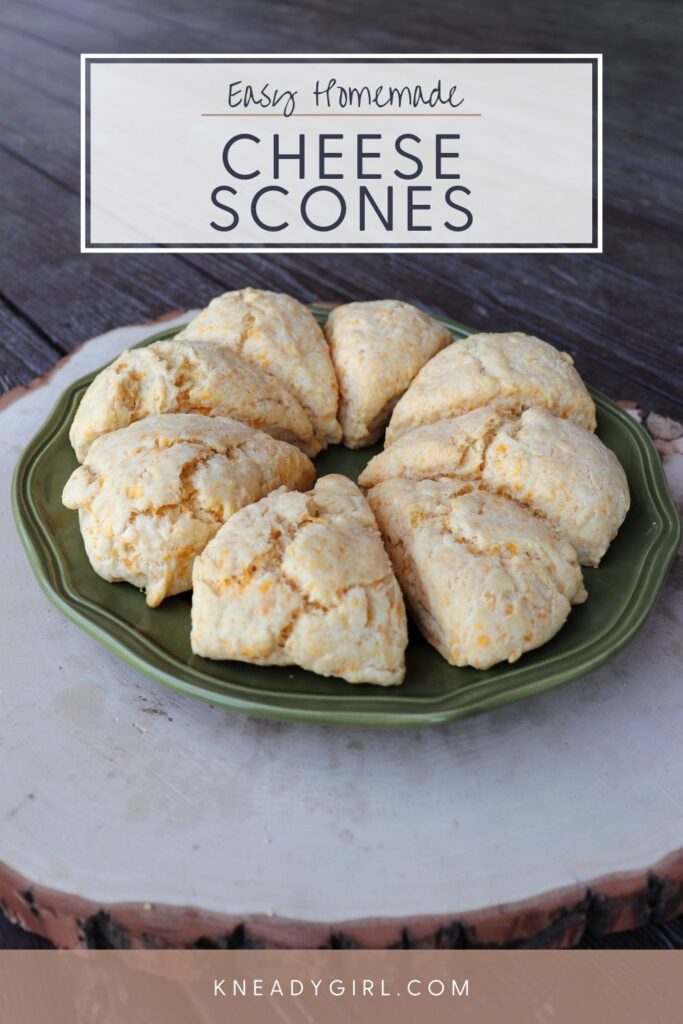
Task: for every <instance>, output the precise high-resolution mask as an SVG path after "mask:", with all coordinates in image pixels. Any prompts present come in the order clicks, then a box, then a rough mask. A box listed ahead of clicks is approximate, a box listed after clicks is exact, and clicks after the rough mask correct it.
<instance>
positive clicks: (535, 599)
mask: <svg viewBox="0 0 683 1024" xmlns="http://www.w3.org/2000/svg"><path fill="white" fill-rule="evenodd" d="M368 500H369V502H370V505H371V507H372V510H373V512H374V513H375V517H376V519H377V521H378V523H379V525H380V529H381V531H382V535H383V537H384V542H385V545H386V547H387V550H388V552H389V555H390V557H391V560H392V563H393V566H394V570H395V572H396V575H397V576H398V579H399V582H400V584H401V587H402V588H403V592H404V594H405V597H406V600H407V602H408V604H409V606H410V608H411V610H412V613H413V616H414V617H415V620H416V622H417V624H418V626H419V627H420V629H421V631H422V632H423V633H424V635H425V636H426V638H427V639H428V640H429V642H430V643H431V644H433V645H434V647H436V649H437V650H438V651H439V653H440V654H442V655H443V657H444V658H445V659H446V660H447V661H448V662H450V664H451V665H458V666H464V665H472V666H473V667H474V668H479V669H486V668H490V667H491V666H492V665H495V664H496V663H497V662H499V661H516V660H517V658H519V657H520V655H521V654H523V653H524V652H525V651H530V650H532V648H534V647H539V646H540V645H541V644H544V643H545V642H546V641H547V640H549V639H550V638H551V637H552V636H554V634H555V633H556V632H557V631H558V629H560V627H561V626H562V625H563V624H564V622H565V620H566V618H567V615H568V614H569V610H570V607H571V605H572V604H578V603H580V602H582V601H585V599H586V596H587V595H586V591H585V590H584V588H583V582H582V579H581V570H580V568H579V564H578V561H577V558H576V552H575V551H574V549H573V548H572V546H571V545H570V544H569V543H568V542H567V541H565V540H562V539H561V538H560V536H559V534H557V533H556V532H555V530H554V529H553V528H552V527H551V526H550V525H549V524H548V523H546V522H545V521H543V520H541V519H538V518H537V517H536V516H534V515H533V513H531V512H529V511H528V510H527V509H525V508H523V507H522V506H521V505H518V504H517V503H516V502H514V501H510V500H509V499H508V498H504V497H499V496H498V495H495V494H490V493H488V492H487V491H482V490H478V489H476V488H474V489H470V488H468V487H467V485H465V484H462V483H459V482H458V481H452V480H436V481H435V480H421V481H417V482H416V481H412V480H401V479H394V480H387V481H385V482H384V483H381V484H378V485H377V486H376V487H373V489H372V490H371V491H370V493H369V494H368Z"/></svg>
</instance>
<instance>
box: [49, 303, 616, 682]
mask: <svg viewBox="0 0 683 1024" xmlns="http://www.w3.org/2000/svg"><path fill="white" fill-rule="evenodd" d="M452 340H453V339H452V335H451V333H450V331H449V330H448V329H447V328H446V327H445V326H444V325H443V324H441V323H440V322H439V321H438V320H435V319H433V318H432V317H430V316H428V315H427V314H426V313H424V312H422V311H421V310H419V309H417V308H415V307H414V306H412V305H409V304H408V303H405V302H399V301H394V300H382V301H375V302H351V303H348V304H347V305H343V306H339V307H337V308H335V309H334V310H333V311H332V312H331V313H330V315H329V317H328V319H327V322H326V324H325V326H324V328H321V327H320V326H319V325H318V323H317V321H316V320H315V318H314V317H313V315H312V313H311V312H310V310H309V309H308V308H307V307H306V306H304V305H302V304H301V303H300V302H298V301H297V300H296V299H293V298H291V297H290V296H287V295H282V294H276V293H273V292H266V291H257V290H255V289H252V288H247V289H244V290H241V291H235V292H228V293H227V294H225V295H221V296H219V297H218V298H215V299H213V301H212V302H210V303H209V305H208V306H207V307H206V309H204V310H203V311H202V312H201V313H200V314H199V315H198V316H197V317H196V318H195V319H194V320H192V321H191V322H190V323H189V324H188V325H187V326H186V327H184V328H183V330H181V331H180V333H178V334H177V335H175V336H174V337H173V338H172V339H170V340H166V341H157V342H155V343H153V344H151V345H148V346H147V347H144V348H139V349H131V350H128V351H125V352H123V353H122V354H121V355H120V356H119V357H118V358H117V359H116V360H115V361H114V362H113V363H112V364H111V365H110V366H108V367H107V368H105V369H104V370H102V372H101V373H99V374H98V376H97V377H96V378H95V379H94V380H93V382H92V383H91V384H90V386H89V388H88V389H87V391H86V393H85V395H84V396H83V399H82V401H81V403H80V406H79V408H78V410H77V412H76V415H75V418H74V420H73V424H72V427H71V432H70V439H71V443H72V445H73V448H74V451H75V452H76V456H77V458H78V461H79V463H80V465H79V467H78V468H77V469H76V470H75V471H74V472H73V474H72V475H71V477H70V479H69V480H68V482H67V484H66V487H65V488H64V494H63V501H64V504H65V505H66V506H67V507H68V508H70V509H77V510H78V513H79V521H80V528H81V532H82V535H83V540H84V543H85V548H86V552H87V555H88V558H89V560H90V563H91V565H92V567H93V569H94V570H95V572H97V573H98V574H99V575H100V576H102V577H103V578H104V579H105V580H108V581H110V582H119V581H127V582H128V583H130V584H133V585H134V586H136V587H139V588H142V589H144V590H145V592H146V599H147V604H148V605H149V606H151V607H156V606H158V605H159V604H160V603H161V602H162V601H163V600H164V599H165V598H167V597H170V596H171V595H174V594H179V593H181V592H183V591H187V590H192V625H191V645H192V650H193V652H194V653H195V654H196V655H199V656H201V657H204V658H213V659H228V660H238V661H245V662H251V663H253V664H257V665H298V666H300V667H302V668H304V669H309V670H311V671H313V672H317V673H319V674H320V675H323V676H336V677H340V678H342V679H345V680H347V681H348V682H350V683H377V684H379V685H382V686H388V685H395V684H398V683H401V682H402V681H403V678H404V676H405V649H406V647H407V644H408V628H407V617H406V605H407V607H408V608H409V610H410V612H411V614H412V617H413V620H414V622H415V623H416V625H417V627H418V628H419V630H420V631H421V632H422V633H423V635H424V636H425V637H426V639H427V640H428V641H429V643H430V644H432V645H433V646H434V647H435V648H436V649H437V651H439V653H440V654H441V655H442V656H443V657H444V658H445V659H446V660H447V661H448V662H449V663H450V664H451V665H456V666H466V665H469V666H473V667H474V668H477V669H487V668H490V667H491V666H492V665H495V664H496V663H498V662H502V661H509V662H514V661H516V660H517V659H518V658H519V657H520V656H521V655H522V654H524V652H526V651H529V650H532V649H533V648H536V647H539V646H540V645H541V644H543V643H545V642H546V641H548V640H549V639H550V638H551V637H552V636H554V635H555V633H556V632H557V631H558V630H559V629H560V628H561V627H562V626H563V625H564V623H565V621H566V620H567V617H568V615H569V613H570V610H571V607H572V605H574V604H579V603H581V602H583V601H585V600H586V598H587V593H586V590H585V589H584V585H583V578H582V573H581V566H582V565H586V566H598V565H599V563H600V560H601V558H602V557H603V555H604V554H605V552H606V550H607V548H608V547H609V544H610V543H611V541H612V540H613V539H614V537H615V535H616V533H617V531H618V530H619V527H620V526H621V524H622V522H623V520H624V517H625V516H626V513H627V511H628V508H629V492H628V486H627V482H626V476H625V474H624V471H623V469H622V467H621V465H620V464H619V462H618V460H617V458H616V456H615V455H614V454H613V453H612V452H611V451H610V450H609V449H607V448H606V447H605V446H604V445H603V444H602V442H601V441H600V440H599V439H598V438H597V436H596V435H595V433H594V430H595V407H594V404H593V401H592V399H591V397H590V395H589V393H588V391H587V389H586V387H585V385H584V383H583V381H582V380H581V378H580V377H579V374H578V373H577V371H576V369H575V368H574V366H573V363H572V360H571V357H570V356H569V355H567V354H566V353H563V352H559V351H558V350H557V349H555V348H553V347H552V346H551V345H549V344H547V343H546V342H543V341H540V340H539V339H538V338H534V337H530V336H528V335H525V334H520V333H511V334H474V335H471V336H470V337H468V338H466V339H465V340H463V341H458V342H456V343H453V344H451V342H452ZM383 435H384V448H383V450H382V451H381V453H380V454H378V455H376V456H375V457H374V458H372V459H371V460H370V461H369V462H368V464H367V465H366V467H365V469H364V470H363V472H362V473H361V475H360V477H359V479H358V483H357V484H354V483H353V482H352V481H351V480H349V479H347V478H346V477H344V476H340V475H337V474H330V475H327V476H323V477H321V478H320V479H318V481H317V483H316V482H315V481H316V470H315V467H314V464H313V462H312V459H313V458H315V456H316V455H317V454H318V453H319V452H320V451H322V450H323V449H325V448H327V447H328V446H329V445H333V444H339V443H342V444H344V445H346V446H347V447H349V448H354V449H356V448H364V447H367V446H369V445H372V444H374V443H376V442H377V441H379V440H380V439H381V438H382V436H383ZM404 602H405V603H404Z"/></svg>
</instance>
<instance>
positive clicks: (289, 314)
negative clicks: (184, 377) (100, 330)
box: [177, 288, 341, 447]
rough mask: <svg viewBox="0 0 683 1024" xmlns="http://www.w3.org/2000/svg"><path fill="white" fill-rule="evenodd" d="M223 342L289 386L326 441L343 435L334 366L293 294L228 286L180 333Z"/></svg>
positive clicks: (322, 339) (318, 332)
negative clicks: (222, 293)
mask: <svg viewBox="0 0 683 1024" xmlns="http://www.w3.org/2000/svg"><path fill="white" fill-rule="evenodd" d="M177 337H178V338H179V339H188V340H190V341H213V342H220V343H221V344H223V345H227V346H228V347H229V348H231V349H233V350H234V351H235V352H237V354H238V355H240V356H241V357H242V358H243V359H245V360H246V361H247V362H248V363H251V364H252V365H253V366H257V367H258V368H259V369H261V370H267V372H268V373H270V374H271V375H272V376H273V377H276V378H277V379H278V380H279V381H280V382H281V383H282V384H284V385H285V387H287V388H288V389H289V390H290V391H291V392H292V394H293V395H294V396H295V397H296V398H297V399H298V400H299V402H300V403H301V405H302V406H303V407H304V409H305V410H306V412H307V413H308V415H309V416H310V419H311V422H312V424H313V428H314V430H315V433H316V436H317V438H318V440H319V441H320V443H321V444H322V446H323V447H326V446H327V445H328V444H336V443H337V442H338V441H340V440H341V427H340V426H339V423H338V422H337V405H338V401H339V392H338V388H337V379H336V377H335V374H334V367H333V366H332V360H331V358H330V353H329V350H328V347H327V343H326V341H325V337H324V335H323V332H322V330H321V329H320V327H319V325H318V323H317V322H316V320H315V317H314V316H313V314H312V313H311V311H310V310H309V309H307V308H306V306H304V305H302V303H301V302H297V300H296V299H293V298H292V297H291V296H290V295H282V294H280V293H279V292H264V291H259V290H258V289H256V288H244V289H243V290H242V291H235V292H226V293H225V295H219V296H218V297H217V298H215V299H212V301H211V302H210V303H209V305H208V306H207V307H206V309H204V310H203V311H202V312H201V313H200V314H199V315H198V316H197V317H195V319H194V320H192V321H191V323H189V324H188V325H187V327H185V328H184V329H183V330H182V331H181V332H180V334H179V335H178V336H177Z"/></svg>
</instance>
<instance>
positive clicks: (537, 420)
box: [358, 406, 630, 566]
mask: <svg viewBox="0 0 683 1024" xmlns="http://www.w3.org/2000/svg"><path fill="white" fill-rule="evenodd" d="M393 477H405V478H406V479H409V480H425V479H432V480H434V479H436V478H438V477H450V478H455V479H459V480H476V481H477V482H478V483H479V485H480V486H482V487H483V488H485V489H486V490H490V491H493V492H494V493H498V494H505V495H507V496H508V497H509V498H514V499H515V500H516V501H520V502H522V503H523V504H524V505H527V506H528V507H529V508H531V509H533V511H534V512H538V513H541V514H542V515H544V516H545V517H546V518H547V519H549V520H550V521H551V522H552V523H553V524H554V525H555V526H556V527H557V529H558V530H559V532H560V533H561V534H562V536H563V537H565V538H566V539H567V540H568V541H569V542H570V544H572V545H573V547H574V548H576V551H577V554H578V556H579V561H580V562H581V563H582V564H583V565H592V566H597V565H598V564H599V563H600V559H601V558H602V556H603V555H604V553H605V552H606V551H607V548H608V547H609V545H610V544H611V542H612V540H613V539H614V537H615V536H616V534H617V531H618V529H619V527H620V526H621V524H622V522H623V521H624V517H625V516H626V513H627V512H628V509H629V504H630V499H629V491H628V483H627V481H626V474H625V473H624V470H623V469H622V467H621V465H620V463H619V460H618V459H617V457H616V455H615V454H614V453H613V452H611V451H610V450H609V448H606V447H605V445H604V444H603V443H602V441H601V440H600V439H599V438H598V437H596V436H595V434H591V433H589V431H587V430H584V429H583V427H578V426H577V425H576V424H575V423H572V422H571V421H569V420H562V419H559V418H558V417H557V416H553V415H552V413H549V412H548V411H547V410H546V409H527V410H526V412H524V413H522V414H521V416H520V415H516V414H508V413H501V412H497V411H496V410H495V409H492V408H491V407H490V406H485V407H484V408H483V409H475V410H474V411H473V412H469V413H465V414H464V415H463V416H458V417H456V418H454V419H446V420H438V421H437V422H436V423H429V424H427V425H426V426H424V427H416V428H415V429H414V430H409V431H408V433H406V434H401V436H400V437H399V438H398V440H397V441H395V442H394V444H392V445H391V447H389V448H386V449H385V450H384V451H383V452H381V453H380V454H379V455H376V456H375V458H374V459H371V460H370V462H369V463H368V465H367V466H366V468H365V469H364V471H363V472H362V473H361V475H360V477H359V480H358V482H359V484H360V485H361V486H362V487H374V486H375V485H376V484H378V483H380V482H381V481H382V480H389V479H391V478H393Z"/></svg>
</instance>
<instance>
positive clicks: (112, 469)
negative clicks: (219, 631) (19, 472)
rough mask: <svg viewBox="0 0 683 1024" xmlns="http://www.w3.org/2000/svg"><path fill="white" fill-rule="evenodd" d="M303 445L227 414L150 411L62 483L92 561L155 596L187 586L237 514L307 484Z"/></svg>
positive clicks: (107, 439)
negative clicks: (282, 490) (276, 492)
mask: <svg viewBox="0 0 683 1024" xmlns="http://www.w3.org/2000/svg"><path fill="white" fill-rule="evenodd" d="M314 480H315V469H314V468H313V463H312V462H311V461H310V459H308V458H307V457H306V456H305V455H304V454H303V452H300V451H299V449H298V448H294V447H293V446H292V445H290V444H286V443H285V442H284V441H276V440H275V439H274V438H272V437H270V436H269V435H268V434H264V433H263V432H262V431H260V430H253V429H252V428H251V427H248V426H246V425H245V424H244V423H238V422H237V420H231V419H227V418H224V417H209V416H199V415H193V414H187V415H183V414H177V415H174V414H169V415H166V416H149V417H148V418H147V419H144V420H138V421H137V423H133V424H131V425H130V426H129V427H125V428H124V429H123V430H116V431H114V432H113V433H111V434H104V435H103V436H102V437H100V438H98V439H97V440H96V441H93V443H92V445H91V446H90V450H89V451H88V455H87V459H86V461H85V463H84V464H83V465H82V466H79V467H78V469H76V470H74V472H73V473H72V475H71V477H70V478H69V480H68V482H67V484H66V487H65V488H64V494H63V499H62V500H63V502H64V504H65V505H66V506H67V508H73V509H78V513H79V519H80V526H81V533H82V534H83V540H84V542H85V549H86V552H87V555H88V558H89V559H90V563H91V565H92V567H93V569H94V570H95V572H97V573H98V574H99V575H100V576H102V577H103V578H104V579H105V580H109V581H111V582H118V581H120V580H127V581H128V582H129V583H132V584H134V585H135V586H136V587H142V588H144V589H145V590H146V591H147V604H148V605H150V606H151V607H155V606H156V605H158V604H159V603H160V602H161V601H163V599H164V598H165V597H169V596H170V595H171V594H179V593H180V592H181V591H183V590H187V589H188V588H189V587H190V586H191V583H192V563H193V562H194V559H195V558H196V556H197V555H198V554H199V553H200V551H202V550H203V549H204V547H205V546H206V544H207V543H208V542H209V541H210V540H211V538H212V537H213V536H214V534H216V533H217V532H218V530H219V529H220V528H221V526H222V525H223V523H224V522H225V521H226V519H228V518H229V517H230V516H231V515H232V514H233V512H236V511H237V510H238V509H240V508H242V506H243V505H246V504H248V503H249V502H252V501H258V500H259V498H262V497H263V496H264V495H266V494H268V493H269V492H270V491H272V490H275V488H278V487H283V486H284V487H291V488H302V489H304V490H305V489H306V488H308V487H310V486H311V484H312V483H313V481H314Z"/></svg>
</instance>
